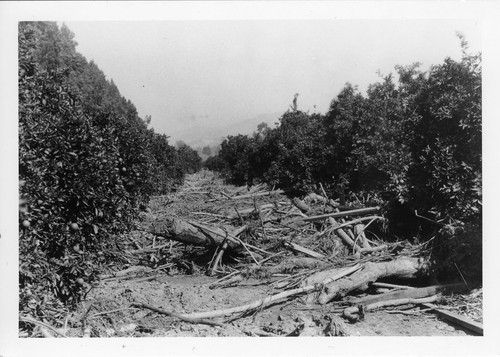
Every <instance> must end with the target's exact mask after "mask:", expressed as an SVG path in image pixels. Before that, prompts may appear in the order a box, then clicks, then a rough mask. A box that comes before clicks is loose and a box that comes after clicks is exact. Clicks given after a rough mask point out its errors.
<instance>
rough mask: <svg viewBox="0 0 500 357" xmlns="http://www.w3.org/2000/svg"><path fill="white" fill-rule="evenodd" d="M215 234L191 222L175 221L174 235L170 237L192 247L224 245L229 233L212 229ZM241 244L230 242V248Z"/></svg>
mask: <svg viewBox="0 0 500 357" xmlns="http://www.w3.org/2000/svg"><path fill="white" fill-rule="evenodd" d="M212 230H213V231H214V232H217V233H212V234H211V232H207V231H206V230H203V229H201V228H199V227H197V226H195V225H193V224H191V223H190V222H187V221H184V220H180V219H174V221H173V224H172V233H173V236H172V237H170V238H171V239H173V240H176V241H179V242H182V243H185V244H192V245H200V246H212V245H219V244H222V243H223V241H224V237H225V236H226V235H227V232H225V231H223V230H222V229H220V228H212ZM237 245H239V244H235V243H234V242H230V243H229V246H230V247H231V248H235V247H236V246H237Z"/></svg>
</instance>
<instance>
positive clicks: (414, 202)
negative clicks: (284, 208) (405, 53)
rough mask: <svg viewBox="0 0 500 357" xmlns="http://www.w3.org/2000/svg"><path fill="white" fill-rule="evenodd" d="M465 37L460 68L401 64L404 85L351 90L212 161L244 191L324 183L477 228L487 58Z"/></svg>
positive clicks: (231, 143) (384, 83)
mask: <svg viewBox="0 0 500 357" xmlns="http://www.w3.org/2000/svg"><path fill="white" fill-rule="evenodd" d="M459 37H460V39H461V40H462V50H463V54H462V59H461V60H460V61H454V60H452V59H450V58H447V59H445V61H444V63H443V64H441V65H436V66H432V67H431V68H430V70H429V71H428V72H424V71H422V70H420V69H419V65H418V64H414V65H411V66H408V67H401V66H397V67H396V70H397V74H398V77H399V78H398V79H397V80H396V79H395V78H394V76H392V75H388V76H386V77H383V78H382V80H381V81H380V82H379V83H375V84H372V85H370V86H369V88H368V90H367V93H366V95H362V94H361V93H359V91H358V90H357V89H356V87H354V86H352V85H350V84H347V85H346V86H345V87H344V88H343V89H342V91H341V92H340V93H339V94H338V95H337V97H335V98H334V99H333V100H332V102H331V105H330V108H329V110H328V112H327V113H326V114H325V115H320V114H309V113H304V112H301V111H299V110H296V109H294V110H289V111H287V112H286V113H284V114H283V115H282V117H281V118H280V122H279V124H278V125H277V126H276V127H275V128H273V129H269V130H267V131H266V133H265V135H262V134H261V133H259V132H256V133H254V135H251V136H243V135H239V136H236V137H228V138H227V139H225V140H224V142H223V143H222V146H221V151H220V153H219V154H218V156H217V158H214V159H212V161H213V162H214V163H215V162H216V163H217V168H219V170H220V171H221V172H222V173H223V174H224V175H225V177H226V179H227V180H228V181H231V182H234V183H238V184H241V183H245V182H246V183H250V184H251V183H252V181H254V180H259V181H265V182H268V183H271V184H275V185H277V186H279V187H282V188H285V189H291V190H295V191H297V190H298V191H303V192H307V191H310V190H314V189H315V188H316V186H315V185H317V184H319V183H322V185H323V187H324V188H325V189H326V191H327V193H328V194H329V195H331V196H332V197H338V198H339V197H340V198H341V199H342V198H343V197H342V196H343V195H344V194H345V193H354V194H356V195H357V196H358V197H359V195H360V194H361V195H363V194H368V193H369V194H370V197H374V198H377V199H378V200H380V201H381V202H386V203H388V204H391V205H392V206H393V207H394V206H395V205H396V206H397V207H398V208H397V210H396V211H399V212H401V208H402V207H405V208H406V210H407V211H408V212H414V211H415V210H418V212H422V213H424V214H426V215H428V217H429V218H431V219H433V220H436V221H439V220H443V219H445V221H446V222H450V221H457V220H458V221H461V222H465V223H473V224H478V222H479V221H480V218H481V200H482V196H481V167H482V164H481V57H480V55H470V54H468V53H467V44H466V42H465V40H464V39H463V38H462V37H461V36H459ZM214 167H215V165H214ZM412 214H413V213H412Z"/></svg>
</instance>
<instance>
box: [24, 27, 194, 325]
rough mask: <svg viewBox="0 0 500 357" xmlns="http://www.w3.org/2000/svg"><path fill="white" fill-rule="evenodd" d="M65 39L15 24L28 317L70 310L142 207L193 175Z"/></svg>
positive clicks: (63, 33)
mask: <svg viewBox="0 0 500 357" xmlns="http://www.w3.org/2000/svg"><path fill="white" fill-rule="evenodd" d="M73 37H74V35H73V34H72V33H71V31H70V30H69V29H68V28H67V27H66V26H65V25H63V26H62V27H58V25H57V24H56V23H54V22H21V23H20V24H19V33H18V41H19V47H18V49H19V67H18V70H19V179H20V192H19V195H20V199H21V204H20V214H19V223H20V235H19V257H20V261H19V264H20V265H19V268H20V270H19V286H20V302H19V304H20V310H21V311H24V312H26V313H30V314H31V315H32V316H43V315H44V313H45V312H44V311H47V309H52V310H53V312H54V311H55V312H57V311H58V309H59V311H60V312H61V314H62V313H63V309H61V306H63V304H66V305H68V304H69V305H71V304H74V303H76V302H78V301H79V300H80V299H81V297H82V295H83V292H84V291H85V289H84V285H87V284H91V283H92V282H93V281H95V280H96V279H97V273H98V272H99V270H100V267H101V266H102V265H104V264H110V263H111V262H112V261H113V259H115V258H116V257H117V255H116V254H115V253H116V252H117V251H119V250H120V242H119V240H117V239H116V237H117V234H118V233H120V232H123V231H125V230H127V229H129V228H130V227H131V226H132V225H133V222H134V219H135V218H136V217H137V213H138V211H139V209H140V208H144V207H145V205H146V204H147V202H148V199H149V197H150V196H151V195H153V194H155V195H159V194H165V193H168V192H171V191H172V190H175V188H176V187H177V186H178V185H179V184H181V183H182V182H183V179H184V174H185V173H187V172H194V171H196V170H198V169H199V167H200V165H201V159H200V158H199V156H198V155H197V153H196V151H194V150H193V149H191V148H190V147H189V146H186V145H184V146H182V147H181V148H178V149H177V148H175V147H173V146H171V145H170V144H169V142H168V137H167V136H166V135H162V134H158V133H155V132H154V130H153V129H151V128H148V124H149V122H150V121H151V118H150V117H148V116H147V117H146V118H144V119H141V118H140V117H139V116H138V113H137V110H136V108H135V106H134V105H133V104H132V103H131V102H130V100H127V99H125V98H124V97H123V96H121V94H120V92H119V90H118V88H117V87H116V85H115V84H114V83H113V81H112V80H108V79H107V78H106V76H105V75H104V73H103V72H102V71H101V70H100V69H99V68H98V66H97V65H96V64H95V63H94V62H92V61H90V62H89V61H87V60H86V59H85V58H84V56H82V55H81V54H80V53H78V52H77V51H76V49H75V47H76V42H75V41H74V40H73Z"/></svg>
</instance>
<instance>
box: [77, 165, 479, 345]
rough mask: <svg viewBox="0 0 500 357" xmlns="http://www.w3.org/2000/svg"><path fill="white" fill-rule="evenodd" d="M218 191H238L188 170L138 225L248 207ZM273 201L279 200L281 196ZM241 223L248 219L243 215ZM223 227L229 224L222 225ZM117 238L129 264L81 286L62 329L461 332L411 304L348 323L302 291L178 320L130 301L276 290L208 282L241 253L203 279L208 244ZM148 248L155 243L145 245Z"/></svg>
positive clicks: (184, 309) (209, 306) (186, 305)
mask: <svg viewBox="0 0 500 357" xmlns="http://www.w3.org/2000/svg"><path fill="white" fill-rule="evenodd" d="M221 189H224V190H226V192H231V193H232V194H234V192H236V191H237V190H239V189H238V188H235V187H229V186H223V185H222V183H221V182H220V181H219V180H217V179H216V178H214V177H212V176H207V175H205V176H204V175H194V176H191V177H190V178H188V180H187V181H186V184H185V185H184V187H183V188H182V189H180V190H179V192H178V193H176V194H174V195H171V196H165V197H157V198H155V199H154V200H152V202H151V205H150V207H149V209H148V211H147V212H146V213H144V215H143V217H142V222H141V224H140V227H144V226H148V225H151V224H153V225H154V226H155V227H156V229H161V227H162V225H166V224H167V223H166V222H169V221H171V220H172V219H173V218H179V217H182V218H189V219H195V218H196V219H201V218H200V217H202V216H203V218H204V221H203V222H204V223H206V224H209V223H210V222H211V220H212V219H214V217H216V216H214V215H221V216H226V215H228V214H230V211H231V210H232V208H234V207H236V208H237V209H238V208H239V209H244V207H247V206H248V205H249V204H248V202H246V203H245V202H231V204H230V205H229V206H225V207H224V208H221V207H219V206H218V203H217V200H214V197H216V196H217V195H219V196H220V191H221ZM240 194H241V192H240ZM274 199H275V200H278V201H279V200H282V199H283V197H275V198H274ZM265 202H269V201H268V200H266V198H259V199H256V200H255V202H253V204H254V205H260V204H262V203H265ZM200 212H202V213H203V212H205V213H206V214H205V215H203V214H200ZM233 212H234V211H233ZM211 215H212V216H211ZM240 218H241V217H240ZM239 223H241V222H239ZM246 223H247V224H249V225H251V224H254V223H253V222H251V221H247V222H246ZM230 228H234V227H227V229H228V230H229V229H230ZM270 232H271V230H269V234H271V233H270ZM122 239H123V241H124V242H126V244H127V246H128V248H129V249H128V252H132V253H133V254H132V253H130V254H128V255H127V256H126V259H128V261H129V262H130V263H129V264H128V265H125V266H121V267H117V268H116V270H122V269H124V268H128V269H129V270H128V271H129V274H128V275H124V276H122V277H117V276H115V277H108V278H107V279H103V280H102V281H101V282H100V283H99V284H98V285H97V286H94V287H93V288H92V289H91V290H90V291H89V292H88V294H87V298H86V300H85V301H83V302H82V303H81V304H80V306H79V309H78V311H77V312H76V313H75V314H74V316H73V317H72V320H73V321H80V323H76V324H74V326H73V328H72V330H71V333H69V335H74V336H81V334H82V331H83V330H86V331H87V333H90V336H92V337H141V336H144V337H148V336H149V337H160V336H162V337H163V336H192V337H201V336H211V337H217V336H221V337H224V336H226V337H227V336H466V335H469V332H467V331H464V330H462V329H460V328H458V327H457V326H453V325H451V324H449V323H447V322H444V321H440V320H439V319H438V318H437V317H436V316H435V315H433V314H432V313H429V312H419V310H418V308H417V307H414V306H403V307H401V306H400V307H398V308H397V309H393V310H398V311H391V309H386V310H383V311H374V312H369V313H367V314H366V316H365V318H364V320H362V321H359V322H357V323H353V324H351V323H349V322H346V321H345V320H343V319H342V318H340V316H339V315H340V312H341V311H342V308H341V306H339V305H338V304H336V303H330V304H326V305H318V304H310V303H307V302H306V297H305V296H302V297H298V298H295V299H293V300H289V301H287V302H277V303H275V304H274V305H273V306H269V307H266V308H264V309H261V310H258V311H253V312H252V313H251V314H248V315H245V316H241V315H232V316H229V317H226V318H225V319H216V321H217V322H218V323H220V324H221V326H212V325H207V324H199V323H190V322H186V321H181V320H179V319H178V318H175V317H172V316H167V315H163V314H159V313H157V312H153V311H151V310H148V309H145V308H136V307H131V305H132V304H133V303H142V304H146V305H149V306H153V307H157V308H161V309H163V310H167V311H170V312H173V313H176V314H182V313H191V312H198V311H210V310H218V309H224V308H230V307H234V306H239V305H243V304H246V303H249V302H252V301H255V300H256V299H259V298H262V297H265V296H267V295H269V294H273V293H276V292H277V291H276V288H275V290H273V288H272V287H271V285H270V284H269V277H266V278H265V279H264V278H261V277H258V276H257V277H250V278H248V279H245V280H243V281H241V282H239V284H237V285H236V286H228V287H216V288H211V285H212V284H213V283H214V282H216V281H217V280H218V279H219V278H220V276H223V275H227V274H228V273H230V272H231V269H232V270H234V269H235V267H238V266H242V265H244V264H251V263H252V261H251V259H250V258H249V257H246V258H245V257H239V258H238V257H237V258H235V260H231V261H226V262H225V263H224V265H223V266H222V267H221V269H222V270H224V271H225V272H224V273H222V274H220V275H219V276H217V275H215V276H212V277H210V276H207V275H206V274H205V269H206V266H207V264H208V263H209V262H210V260H211V259H212V258H213V256H214V251H213V250H210V249H207V248H205V247H194V246H187V245H184V244H183V243H178V242H172V241H170V240H168V239H166V238H162V237H160V236H156V237H155V236H153V235H151V234H149V233H145V231H144V229H143V228H139V229H138V230H137V231H133V232H131V233H130V234H128V235H124V236H123V237H122ZM153 246H154V247H157V248H154V249H150V247H153ZM268 246H272V244H271V243H270V244H268ZM158 247H159V248H158ZM127 257H128V258H127ZM245 259H246V260H245ZM134 269H135V270H134ZM130 272H132V273H130ZM276 279H277V278H275V279H274V280H276ZM82 321H83V322H84V325H82V324H81V322H82Z"/></svg>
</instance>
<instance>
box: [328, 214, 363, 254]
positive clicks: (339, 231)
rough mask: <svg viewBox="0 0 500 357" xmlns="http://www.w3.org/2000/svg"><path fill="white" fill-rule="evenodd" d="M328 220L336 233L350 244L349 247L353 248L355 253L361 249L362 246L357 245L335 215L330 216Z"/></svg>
mask: <svg viewBox="0 0 500 357" xmlns="http://www.w3.org/2000/svg"><path fill="white" fill-rule="evenodd" d="M328 221H329V222H330V224H331V225H332V227H333V230H334V231H335V234H336V235H338V236H339V237H340V238H342V240H343V241H344V243H345V244H346V245H347V246H349V248H351V249H353V251H354V253H356V252H357V251H359V250H360V249H361V247H360V246H359V245H357V244H356V243H355V242H354V241H353V240H352V238H351V237H349V235H348V234H347V233H346V232H345V231H344V230H343V229H342V228H341V227H340V225H339V224H338V223H337V221H336V220H335V219H334V218H333V217H328Z"/></svg>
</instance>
